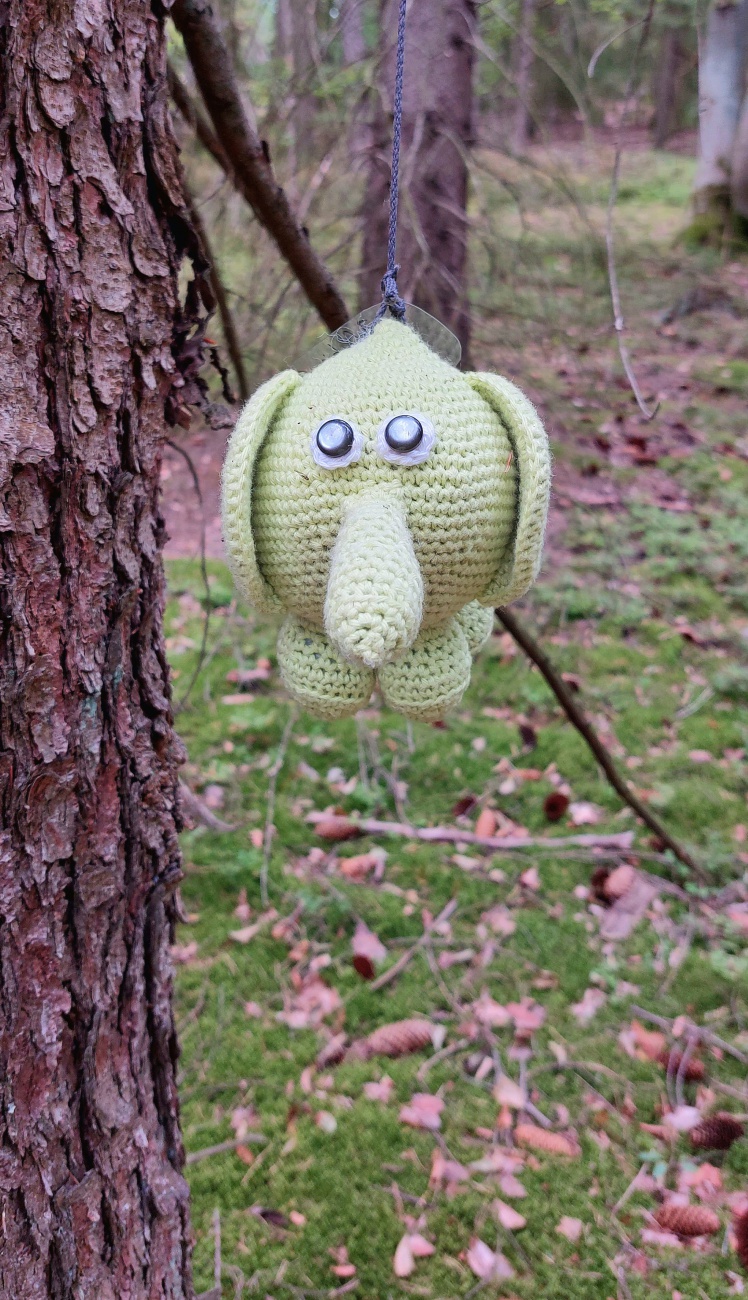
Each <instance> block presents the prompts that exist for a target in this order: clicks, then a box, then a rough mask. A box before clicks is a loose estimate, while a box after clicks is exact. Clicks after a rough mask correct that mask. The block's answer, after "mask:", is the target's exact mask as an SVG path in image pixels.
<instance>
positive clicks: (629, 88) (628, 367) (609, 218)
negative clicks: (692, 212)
mask: <svg viewBox="0 0 748 1300" xmlns="http://www.w3.org/2000/svg"><path fill="white" fill-rule="evenodd" d="M654 8H655V0H650V3H649V9H648V11H647V13H646V14H645V16H644V18H642V19H641V20H640V23H638V24H634V26H641V29H642V30H641V34H640V36H639V40H638V42H637V46H636V51H635V53H634V57H633V60H632V63H631V72H630V74H629V78H628V83H627V85H626V89H625V91H624V95H623V102H624V105H625V108H624V112H623V114H622V116H621V120H620V122H619V126H618V131H619V138H618V140H617V141H616V152H615V158H614V160H613V174H612V177H611V181H610V193H609V194H608V209H607V213H606V219H605V249H606V253H607V258H608V284H609V286H610V301H611V305H612V307H613V328H614V330H615V332H616V342H617V344H618V353H619V355H620V358H621V364H622V366H623V368H624V370H625V372H626V378H627V379H628V381H629V384H630V386H631V391H632V393H633V394H634V397H635V398H636V404H637V406H638V407H639V410H640V411H641V413H642V415H643V416H644V418H645V420H653V419H654V417H655V416H656V414H657V412H658V411H659V409H660V403H659V402H655V404H654V406H653V407H652V408H651V409H650V408H649V407H648V406H647V403H646V401H645V399H644V396H643V394H642V391H641V389H640V387H639V383H638V381H637V378H636V375H635V373H634V367H633V366H632V364H631V357H630V356H629V352H628V348H627V347H626V344H625V342H624V338H623V334H624V330H625V327H626V326H625V321H624V318H623V307H622V305H621V291H620V288H619V285H618V269H617V267H616V257H615V237H614V233H613V216H614V213H615V207H616V202H617V200H618V183H619V180H620V175H621V158H622V156H623V144H622V143H621V139H620V135H621V133H622V131H623V127H624V124H625V121H626V116H627V111H628V104H629V100H630V99H631V95H632V93H633V89H634V82H635V79H636V73H637V70H638V66H639V60H640V57H641V53H642V50H643V49H644V46H645V45H646V42H647V38H648V36H649V30H650V27H651V25H652V16H653V14H654ZM603 48H605V47H604V46H603ZM600 53H602V50H600V51H597V52H596V53H595V54H594V55H593V58H592V60H591V62H590V66H589V69H588V76H590V77H591V76H592V75H593V73H594V71H595V64H596V62H597V59H598V57H599V54H600Z"/></svg>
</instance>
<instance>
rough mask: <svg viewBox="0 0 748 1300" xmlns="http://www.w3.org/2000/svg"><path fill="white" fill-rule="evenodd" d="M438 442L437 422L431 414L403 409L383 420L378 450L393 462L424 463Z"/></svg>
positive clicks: (379, 433)
mask: <svg viewBox="0 0 748 1300" xmlns="http://www.w3.org/2000/svg"><path fill="white" fill-rule="evenodd" d="M435 442H436V433H435V431H434V426H433V424H432V423H431V421H430V420H429V419H428V417H427V416H425V415H421V414H420V412H416V411H400V412H398V414H397V415H391V416H389V417H388V418H387V419H386V420H384V421H383V422H382V424H380V426H379V428H378V430H377V452H378V454H379V455H380V456H381V457H382V459H383V460H386V461H388V462H389V464H390V465H401V466H403V467H406V468H407V467H409V466H411V465H420V464H422V463H423V461H424V460H426V458H427V457H428V455H429V453H430V452H431V450H432V448H433V446H434V444H435Z"/></svg>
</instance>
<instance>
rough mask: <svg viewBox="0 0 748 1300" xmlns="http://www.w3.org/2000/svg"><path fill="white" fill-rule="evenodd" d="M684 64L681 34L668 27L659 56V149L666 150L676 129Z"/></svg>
mask: <svg viewBox="0 0 748 1300" xmlns="http://www.w3.org/2000/svg"><path fill="white" fill-rule="evenodd" d="M680 61H681V49H680V34H679V32H678V30H677V28H676V27H672V26H669V27H666V28H665V30H664V32H663V33H662V38H661V40H660V49H659V57H658V58H657V61H656V65H655V85H654V101H655V114H654V133H653V140H652V143H653V144H654V147H655V149H664V148H665V145H666V144H667V142H668V140H669V139H670V137H671V135H672V134H673V131H674V130H675V123H676V114H677V77H678V67H679V64H680Z"/></svg>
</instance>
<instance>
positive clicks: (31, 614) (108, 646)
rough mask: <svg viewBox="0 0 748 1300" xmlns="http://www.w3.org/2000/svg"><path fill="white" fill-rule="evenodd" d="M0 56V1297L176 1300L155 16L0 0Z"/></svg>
mask: <svg viewBox="0 0 748 1300" xmlns="http://www.w3.org/2000/svg"><path fill="white" fill-rule="evenodd" d="M0 60H1V67H2V96H3V118H4V122H3V126H4V131H3V141H4V150H3V165H2V178H3V179H2V200H1V203H0V207H1V208H2V218H1V221H2V245H3V247H2V259H1V260H0V279H1V280H2V301H3V304H4V311H3V317H2V322H1V323H0V376H1V377H2V392H3V400H4V421H3V433H2V439H0V450H1V451H2V460H1V462H0V464H1V465H2V468H1V469H0V492H1V494H2V495H1V498H0V521H1V523H0V567H1V572H2V596H1V603H0V611H1V617H2V636H1V637H0V803H1V804H2V823H1V824H2V833H1V834H0V913H1V914H2V925H1V926H0V970H1V972H2V976H1V980H2V997H1V999H0V1094H1V1104H0V1128H2V1179H1V1180H0V1207H1V1210H0V1212H1V1215H2V1238H1V1239H0V1293H1V1294H2V1295H3V1296H7V1297H8V1298H9V1300H10V1297H12V1298H13V1300H42V1298H43V1297H50V1300H51V1298H52V1297H54V1298H55V1300H64V1298H68V1297H75V1298H76V1300H124V1297H127V1298H128V1300H153V1298H154V1297H156V1296H158V1297H161V1298H162V1300H190V1298H191V1297H192V1296H193V1294H194V1292H193V1287H192V1281H191V1271H190V1227H189V1217H188V1196H187V1184H186V1182H185V1181H184V1179H183V1177H182V1172H181V1171H182V1164H183V1150H182V1140H181V1136H180V1130H179V1116H178V1105H177V1096H176V1078H175V1074H176V1060H177V1044H176V1037H175V1031H174V1021H173V1016H172V1008H171V980H172V977H171V966H170V959H169V943H170V940H171V935H172V928H173V921H174V914H175V904H174V889H175V887H176V884H177V882H178V881H179V879H180V876H181V869H180V852H179V845H178V841H177V831H178V829H179V819H178V813H177V766H178V763H179V762H180V755H181V748H180V744H179V742H178V741H177V738H176V736H175V733H174V730H173V725H172V712H171V698H170V697H171V692H170V685H169V675H168V669H167V665H166V658H165V652H164V644H163V637H162V609H163V600H164V581H163V570H162V562H161V551H162V546H163V543H164V526H163V520H162V518H161V514H160V509H159V473H160V464H161V446H162V441H163V436H164V413H165V408H166V411H167V413H168V414H169V415H170V418H171V419H172V421H173V420H177V419H182V418H184V412H185V408H186V404H187V403H188V402H189V401H190V400H191V399H192V398H194V397H195V395H196V390H195V384H194V380H193V379H192V378H191V376H192V375H193V374H194V372H195V370H196V368H197V367H198V366H199V364H200V359H201V358H200V326H199V323H198V325H197V331H195V325H196V321H197V304H196V301H195V293H196V286H197V282H196V281H195V280H193V282H192V283H193V288H192V290H191V291H190V293H189V295H188V299H187V305H186V307H184V308H183V307H182V306H180V298H179V292H178V275H179V271H180V266H181V263H182V258H183V253H184V251H185V249H186V248H190V247H193V248H194V244H193V243H192V235H191V231H190V227H189V221H188V219H187V214H186V211H185V205H184V198H183V190H182V178H181V172H180V168H179V161H178V156H177V151H176V147H175V142H174V138H173V135H172V130H171V123H170V118H169V110H168V105H167V90H166V49H165V39H164V27H163V13H162V11H161V10H160V8H159V7H158V5H157V4H155V3H154V4H152V3H151V0H109V3H108V5H107V6H106V7H105V8H95V7H86V6H84V5H77V6H73V5H68V4H60V3H56V2H55V0H8V3H6V4H5V5H4V6H3V22H2V23H1V24H0Z"/></svg>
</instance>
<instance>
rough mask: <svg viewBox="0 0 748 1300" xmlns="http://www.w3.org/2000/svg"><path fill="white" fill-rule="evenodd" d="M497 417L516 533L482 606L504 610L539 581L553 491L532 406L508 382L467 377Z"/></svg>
mask: <svg viewBox="0 0 748 1300" xmlns="http://www.w3.org/2000/svg"><path fill="white" fill-rule="evenodd" d="M465 378H466V379H467V380H468V381H469V382H470V383H471V384H472V386H473V388H475V389H476V390H477V391H478V392H479V393H480V395H481V397H482V398H484V400H485V401H486V402H488V404H489V406H491V407H492V408H493V410H494V411H495V412H496V414H497V415H498V417H499V419H500V420H501V423H502V424H503V426H504V428H505V430H506V432H507V434H508V436H509V441H510V443H511V445H512V451H513V453H514V457H513V460H514V468H515V472H516V482H517V504H516V517H515V523H514V532H513V533H512V537H511V541H510V543H509V546H508V547H507V550H506V554H505V555H503V556H502V558H501V562H500V564H499V567H498V569H497V571H496V574H495V575H494V577H493V579H492V581H491V582H490V584H489V586H488V587H487V589H486V591H485V592H484V593H483V595H482V596H481V597H480V598H479V599H480V603H481V605H508V604H510V602H511V601H513V600H517V599H518V598H519V597H520V596H522V595H524V593H525V592H526V591H527V589H528V587H530V586H531V585H532V583H533V582H534V581H535V579H536V577H537V576H538V570H539V568H540V560H541V556H542V551H543V536H544V534H545V525H546V520H547V518H548V500H549V496H550V490H551V452H550V447H549V446H548V437H547V435H546V432H545V429H544V428H543V425H542V424H541V422H540V418H539V416H538V413H537V411H536V410H535V407H534V406H533V404H532V402H531V401H529V399H528V398H527V397H525V395H524V393H522V392H520V390H519V389H518V388H516V387H515V386H514V384H512V383H510V382H509V380H508V379H503V378H502V377H501V376H500V375H491V374H485V373H477V374H466V375H465Z"/></svg>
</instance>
